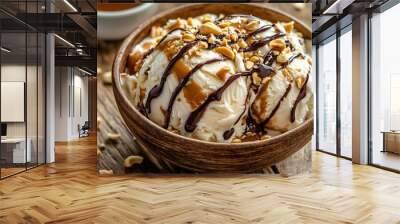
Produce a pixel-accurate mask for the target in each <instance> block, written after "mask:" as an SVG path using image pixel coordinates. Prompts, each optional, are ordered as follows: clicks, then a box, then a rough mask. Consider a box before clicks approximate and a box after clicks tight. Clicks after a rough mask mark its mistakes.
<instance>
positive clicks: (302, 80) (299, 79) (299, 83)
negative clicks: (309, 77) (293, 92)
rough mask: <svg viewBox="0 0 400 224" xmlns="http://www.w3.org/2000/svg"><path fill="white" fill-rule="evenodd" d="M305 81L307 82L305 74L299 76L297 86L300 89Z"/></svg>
mask: <svg viewBox="0 0 400 224" xmlns="http://www.w3.org/2000/svg"><path fill="white" fill-rule="evenodd" d="M304 82H305V79H304V77H303V76H299V77H297V78H296V85H297V88H299V89H300V88H301V87H303V85H304Z"/></svg>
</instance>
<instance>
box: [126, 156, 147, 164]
mask: <svg viewBox="0 0 400 224" xmlns="http://www.w3.org/2000/svg"><path fill="white" fill-rule="evenodd" d="M142 161H143V157H141V156H128V157H127V158H126V159H125V160H124V166H125V167H132V166H133V165H134V164H141V163H142Z"/></svg>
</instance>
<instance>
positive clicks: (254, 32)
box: [243, 25, 272, 40]
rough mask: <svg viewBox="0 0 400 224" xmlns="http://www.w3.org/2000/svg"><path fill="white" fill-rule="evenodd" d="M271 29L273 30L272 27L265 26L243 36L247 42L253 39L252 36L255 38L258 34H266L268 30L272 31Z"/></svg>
mask: <svg viewBox="0 0 400 224" xmlns="http://www.w3.org/2000/svg"><path fill="white" fill-rule="evenodd" d="M271 28H272V25H264V26H262V27H260V28H258V29H256V30H254V31H253V32H251V33H249V34H247V35H245V36H243V39H244V40H247V39H249V38H250V37H252V36H254V35H257V34H259V33H262V32H265V31H267V30H269V29H271Z"/></svg>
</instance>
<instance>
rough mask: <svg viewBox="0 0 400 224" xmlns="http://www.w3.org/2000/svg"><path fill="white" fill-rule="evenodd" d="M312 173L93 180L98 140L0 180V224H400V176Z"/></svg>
mask: <svg viewBox="0 0 400 224" xmlns="http://www.w3.org/2000/svg"><path fill="white" fill-rule="evenodd" d="M313 156H314V157H313V159H314V162H313V172H312V174H307V175H302V176H297V177H292V178H283V177H278V176H265V175H229V176H224V177H223V176H179V177H177V176H175V177H174V176H168V177H166V176H161V177H160V176H150V177H126V176H125V177H121V176H120V177H98V176H97V175H96V167H95V164H96V139H95V138H94V137H90V138H85V139H83V140H81V141H77V142H72V143H71V144H67V145H66V144H64V145H63V144H58V145H57V150H56V158H57V162H56V163H55V164H51V165H47V166H41V167H39V168H36V169H33V170H29V171H27V172H25V173H22V174H19V175H16V176H13V177H10V178H7V179H5V180H2V181H0V223H44V222H48V223H174V224H175V223H374V224H375V223H385V224H386V223H400V175H399V174H395V173H390V172H387V171H383V170H380V169H377V168H374V167H368V166H358V165H352V164H351V163H350V162H349V161H347V160H343V159H337V158H335V157H332V156H329V155H326V154H322V153H315V154H314V155H313Z"/></svg>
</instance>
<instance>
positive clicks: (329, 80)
mask: <svg viewBox="0 0 400 224" xmlns="http://www.w3.org/2000/svg"><path fill="white" fill-rule="evenodd" d="M318 63H319V65H318V70H319V71H318V103H317V105H318V118H317V119H318V148H319V149H320V150H323V151H327V152H330V153H336V39H335V38H333V40H332V41H329V42H327V43H325V44H323V45H320V46H319V48H318Z"/></svg>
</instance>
